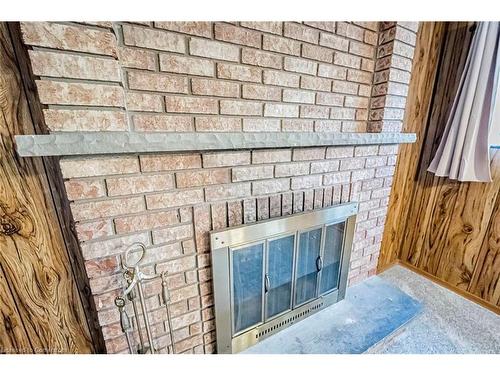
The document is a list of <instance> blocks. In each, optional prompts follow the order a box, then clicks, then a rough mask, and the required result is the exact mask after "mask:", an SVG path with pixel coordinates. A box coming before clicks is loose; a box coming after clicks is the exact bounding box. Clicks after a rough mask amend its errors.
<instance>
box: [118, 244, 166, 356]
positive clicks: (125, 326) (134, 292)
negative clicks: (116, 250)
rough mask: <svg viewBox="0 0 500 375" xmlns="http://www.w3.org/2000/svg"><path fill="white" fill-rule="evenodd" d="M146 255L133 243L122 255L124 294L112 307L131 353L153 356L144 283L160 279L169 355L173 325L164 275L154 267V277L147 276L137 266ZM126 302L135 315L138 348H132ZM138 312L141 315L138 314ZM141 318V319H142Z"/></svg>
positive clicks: (153, 349) (132, 329)
mask: <svg viewBox="0 0 500 375" xmlns="http://www.w3.org/2000/svg"><path fill="white" fill-rule="evenodd" d="M145 254H146V247H145V246H144V244H142V243H139V242H136V243H133V244H132V245H130V246H129V247H128V248H127V249H126V250H125V252H124V254H123V257H122V267H123V268H124V269H125V272H124V274H123V277H124V278H125V280H126V282H127V287H126V288H125V290H124V291H123V293H122V294H121V295H120V296H118V297H116V298H115V305H116V307H117V308H118V311H119V313H120V325H121V329H122V332H123V333H124V334H125V337H126V340H127V345H128V348H129V352H130V353H139V354H144V353H148V352H149V353H151V354H154V353H155V352H156V349H155V347H154V343H153V335H152V332H151V324H150V322H149V318H148V311H147V306H146V300H145V298H144V289H143V282H144V281H147V280H153V279H156V278H161V286H162V292H161V297H162V303H163V305H164V306H165V309H166V315H167V323H168V329H169V333H170V342H171V343H170V348H169V352H170V353H174V352H175V350H174V343H173V341H174V340H173V330H172V322H171V314H170V308H169V303H170V295H169V291H168V285H167V280H166V277H167V272H161V273H157V272H156V268H157V267H156V266H155V272H156V273H155V274H153V275H147V274H145V273H144V272H142V271H141V268H140V264H141V263H142V261H143V259H144V256H145ZM127 300H128V301H129V302H130V303H131V304H132V309H133V312H134V316H135V325H136V327H135V328H136V330H137V333H138V337H139V344H138V345H137V349H134V344H133V342H132V337H133V333H134V327H133V324H132V323H131V320H130V318H129V316H128V314H127V312H126V310H125V307H126V304H127ZM139 309H140V310H141V313H142V314H141V313H140V312H139ZM141 315H142V319H141ZM141 320H142V323H143V324H144V328H145V330H146V339H147V344H146V343H145V338H144V336H143V328H142V325H143V324H142V323H141Z"/></svg>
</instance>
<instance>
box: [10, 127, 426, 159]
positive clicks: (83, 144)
mask: <svg viewBox="0 0 500 375" xmlns="http://www.w3.org/2000/svg"><path fill="white" fill-rule="evenodd" d="M15 139H16V148H17V152H18V154H19V155H20V156H27V157H33V156H69V155H102V154H130V153H148V152H182V151H216V150H241V149H259V148H288V147H313V146H346V145H376V144H399V143H413V142H415V141H416V135H415V134H414V133H333V132H317V133H311V132H308V133H301V132H261V133H241V132H240V133H159V132H158V133H134V132H64V133H53V134H48V135H17V136H16V137H15Z"/></svg>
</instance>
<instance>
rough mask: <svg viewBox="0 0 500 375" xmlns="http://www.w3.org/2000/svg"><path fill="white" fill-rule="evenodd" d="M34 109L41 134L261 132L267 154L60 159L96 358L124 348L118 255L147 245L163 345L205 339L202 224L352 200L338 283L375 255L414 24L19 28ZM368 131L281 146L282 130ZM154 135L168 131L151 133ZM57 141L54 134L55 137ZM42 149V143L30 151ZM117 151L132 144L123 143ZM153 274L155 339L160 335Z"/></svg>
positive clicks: (366, 272) (223, 224)
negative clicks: (92, 314)
mask: <svg viewBox="0 0 500 375" xmlns="http://www.w3.org/2000/svg"><path fill="white" fill-rule="evenodd" d="M21 27H22V33H23V38H24V42H25V44H26V45H27V46H28V47H29V48H30V51H29V55H30V60H31V64H32V71H33V74H34V75H35V76H36V84H37V89H38V96H39V98H40V102H41V103H42V104H43V105H44V118H45V122H46V125H47V127H48V128H49V129H50V131H51V134H53V135H54V136H55V139H57V137H59V136H61V137H63V136H67V137H78V138H75V139H78V142H79V143H80V144H85V142H86V139H87V138H86V137H87V136H88V137H91V136H92V137H99V136H100V135H102V136H103V137H104V136H105V134H108V133H109V134H111V135H113V134H118V133H120V134H127V135H128V134H143V133H149V134H151V133H154V134H157V135H158V136H165V134H168V133H171V132H175V133H186V134H187V138H188V139H189V134H192V133H196V134H200V133H214V134H215V133H218V134H219V133H220V134H225V135H226V136H227V137H232V136H233V135H234V134H239V133H245V134H255V133H262V132H265V133H269V134H270V137H271V136H272V137H277V136H276V133H277V132H279V137H277V138H278V139H280V142H281V143H280V145H279V147H250V148H246V147H244V145H239V146H238V147H235V148H234V149H228V148H227V147H224V149H217V147H214V145H213V144H212V145H211V147H210V150H207V149H204V147H203V145H201V144H199V145H193V147H191V149H190V150H185V151H175V152H172V151H169V150H167V149H165V150H161V151H158V150H155V151H154V152H149V151H148V150H147V145H146V146H144V147H145V148H144V149H143V151H141V152H134V151H127V147H128V146H127V144H125V145H122V146H121V148H120V149H119V150H117V151H116V152H114V151H113V150H110V152H109V154H108V155H102V152H97V151H93V145H92V142H89V143H88V145H85V150H87V151H86V152H85V153H84V152H79V153H78V155H73V156H69V155H68V154H65V153H62V152H61V153H59V154H58V153H54V155H57V156H61V157H62V158H61V160H60V167H61V171H62V174H63V177H64V178H65V185H66V194H67V198H68V200H70V201H71V209H72V214H73V219H74V221H75V227H76V231H77V234H78V240H79V242H80V246H81V251H82V253H83V257H84V258H85V262H86V270H87V275H88V277H89V280H90V286H91V292H92V295H93V296H94V299H95V301H96V306H97V310H98V316H99V324H100V326H101V327H102V332H103V335H104V338H105V340H106V346H107V350H108V352H110V353H120V352H127V344H126V340H125V337H124V335H123V334H122V331H121V328H120V323H119V314H118V311H117V309H116V308H115V306H114V302H113V301H114V298H115V297H116V296H117V295H118V294H119V293H120V291H121V289H122V288H123V286H124V281H123V277H122V271H121V268H120V259H119V257H120V254H121V252H122V251H123V249H124V248H125V247H126V246H127V245H129V244H131V243H133V242H142V243H144V244H145V245H146V246H147V249H148V250H147V254H148V255H147V257H148V258H147V259H146V263H147V264H150V265H151V268H152V266H153V264H158V265H159V267H161V268H162V269H164V270H167V271H168V272H169V278H168V284H169V288H170V290H171V299H172V302H171V310H172V317H173V322H172V323H173V329H174V332H173V336H174V341H175V343H176V351H177V352H183V353H184V352H185V353H213V352H214V351H215V348H216V345H215V340H216V334H215V332H216V331H215V330H216V328H217V327H216V326H215V319H214V299H213V288H212V286H213V284H212V271H211V266H210V264H211V259H210V242H209V232H210V231H212V230H220V229H223V228H227V227H232V226H236V225H239V224H244V223H253V222H257V221H260V220H265V219H269V218H274V217H284V216H287V215H290V214H293V213H298V212H304V211H311V210H315V209H320V208H325V207H329V206H332V205H335V204H339V203H345V202H354V201H355V202H359V211H358V215H357V219H356V220H357V222H356V227H355V234H354V245H353V248H352V253H351V262H350V267H349V274H348V283H349V284H353V283H357V282H359V281H361V280H363V279H365V278H367V277H369V276H371V275H373V274H375V269H376V265H377V260H378V254H379V250H380V243H381V239H382V232H383V228H384V222H385V215H386V212H387V205H388V200H389V194H390V191H391V184H392V176H393V173H394V166H395V163H396V157H397V152H398V144H397V141H394V142H387V141H383V139H384V138H383V135H384V134H385V133H387V134H389V133H391V134H393V135H394V134H396V135H395V136H394V138H392V139H398V135H399V134H402V133H401V131H402V129H403V127H402V124H403V117H404V109H405V103H406V96H407V93H408V84H409V81H410V77H411V68H412V58H413V50H414V46H415V40H416V32H417V28H418V24H417V23H412V22H402V23H399V22H398V23H395V22H358V23H349V22H304V23H295V22H232V23H229V22H143V23H133V22H96V23H91V22H89V23H22V25H21ZM296 132H300V133H301V134H304V138H306V136H307V134H308V133H314V134H325V135H326V134H328V133H339V134H352V135H353V136H354V135H358V134H361V135H364V134H366V133H379V134H380V135H381V136H380V140H381V141H377V138H372V139H371V140H370V141H362V142H358V141H356V138H355V137H352V138H349V139H351V141H349V140H348V141H343V142H342V144H340V143H339V144H329V145H325V144H321V145H320V146H318V145H313V144H308V145H307V146H308V147H303V146H301V145H298V146H296V145H289V146H283V142H286V139H287V137H288V136H289V135H290V134H291V133H296ZM165 137H167V138H168V135H167V136H165ZM56 144H57V142H56ZM43 147H45V146H43ZM130 147H131V148H130V149H131V150H133V148H132V146H130ZM159 290H160V285H159V281H158V280H156V281H153V282H151V283H150V284H149V285H148V286H147V288H146V294H147V296H148V297H147V302H148V307H149V309H150V310H151V314H150V319H151V322H152V324H153V327H152V329H153V334H154V336H155V344H156V346H157V347H158V348H159V349H160V352H161V351H162V350H163V351H165V348H166V347H167V345H168V343H169V342H170V335H169V332H168V327H167V326H166V323H165V316H164V315H165V314H164V309H163V307H162V306H161V305H160V300H159V297H158V293H159Z"/></svg>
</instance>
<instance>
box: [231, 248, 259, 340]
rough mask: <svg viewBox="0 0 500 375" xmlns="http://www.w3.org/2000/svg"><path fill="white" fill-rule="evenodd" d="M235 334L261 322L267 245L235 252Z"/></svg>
mask: <svg viewBox="0 0 500 375" xmlns="http://www.w3.org/2000/svg"><path fill="white" fill-rule="evenodd" d="M232 263H233V264H232V289H233V293H232V294H233V331H234V332H235V333H236V332H240V331H242V330H244V329H247V328H249V327H252V326H254V325H256V324H257V323H260V322H262V307H263V306H262V303H263V280H264V243H259V244H255V245H251V246H246V247H242V248H238V249H233V250H232Z"/></svg>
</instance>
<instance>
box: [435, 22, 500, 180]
mask: <svg viewBox="0 0 500 375" xmlns="http://www.w3.org/2000/svg"><path fill="white" fill-rule="evenodd" d="M499 43H500V22H481V23H479V24H478V27H477V29H476V31H475V34H474V37H473V39H472V44H471V47H470V50H469V54H468V56H467V61H466V64H465V68H464V71H463V73H462V77H461V80H460V85H459V87H458V90H457V93H456V96H455V100H454V102H453V106H452V109H451V112H450V117H449V118H448V121H447V123H446V127H445V130H444V133H443V136H442V138H441V142H440V144H439V147H438V149H437V151H436V154H435V155H434V159H433V160H432V162H431V164H430V166H429V168H428V171H429V172H433V173H435V174H436V175H437V176H447V177H449V178H450V179H454V180H459V181H480V182H489V181H491V172H490V160H489V159H490V157H489V148H490V145H491V140H492V139H494V138H498V134H497V133H499V132H500V116H499V114H500V90H499V89H498V86H499V83H500V80H499V72H500V48H499Z"/></svg>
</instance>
